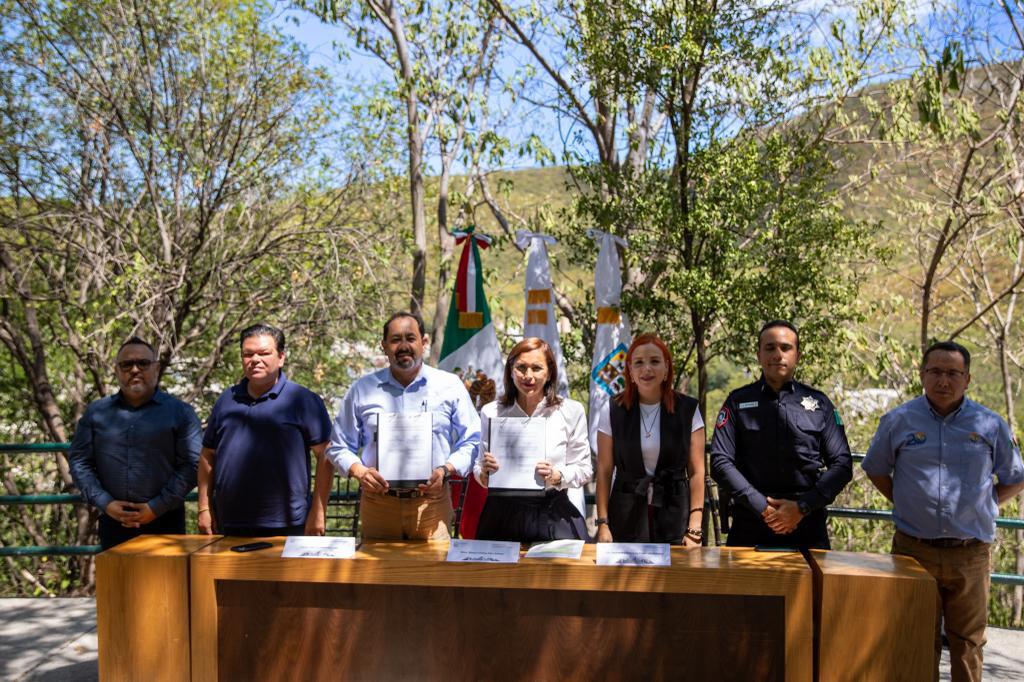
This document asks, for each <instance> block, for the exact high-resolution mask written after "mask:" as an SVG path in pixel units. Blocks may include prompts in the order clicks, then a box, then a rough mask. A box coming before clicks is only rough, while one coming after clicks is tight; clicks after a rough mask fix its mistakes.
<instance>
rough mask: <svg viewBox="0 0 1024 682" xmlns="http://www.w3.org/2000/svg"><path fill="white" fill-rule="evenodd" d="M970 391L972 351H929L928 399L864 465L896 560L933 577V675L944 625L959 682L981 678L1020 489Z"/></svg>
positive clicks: (1012, 453) (924, 377) (998, 427)
mask: <svg viewBox="0 0 1024 682" xmlns="http://www.w3.org/2000/svg"><path fill="white" fill-rule="evenodd" d="M970 383H971V354H970V353H969V352H968V351H967V349H966V348H964V347H963V346H961V345H960V344H958V343H954V342H952V341H940V342H938V343H934V344H932V345H931V347H929V348H928V350H926V351H925V353H924V359H923V360H922V362H921V384H922V386H924V395H923V396H918V397H917V398H914V399H913V400H911V401H910V402H907V403H904V404H902V405H900V406H899V407H897V408H896V409H894V410H892V411H891V412H889V413H887V414H886V415H884V416H883V417H882V419H881V421H880V422H879V423H878V431H876V432H875V437H874V439H872V441H871V447H869V448H868V453H867V455H866V456H865V457H864V461H863V462H862V463H861V467H862V468H863V469H864V473H866V474H867V475H868V477H869V478H870V479H871V482H872V483H874V484H875V487H877V488H878V490H879V492H881V493H882V494H883V495H885V497H886V498H887V499H888V500H889V501H890V502H892V504H893V512H892V513H893V520H894V521H895V522H896V533H895V535H894V536H893V540H892V553H893V554H903V555H907V556H912V557H914V558H915V559H917V561H918V562H919V563H920V564H921V565H922V566H924V568H925V569H927V571H928V572H929V573H931V574H932V577H933V578H935V581H936V584H937V586H938V592H937V599H936V602H937V604H936V607H937V611H938V612H937V614H936V626H935V658H934V660H933V668H932V674H933V677H934V678H935V679H938V678H939V654H940V652H941V647H942V638H941V634H940V631H939V627H938V623H939V620H940V618H939V617H941V621H942V622H943V623H944V628H945V631H946V636H947V637H948V639H949V665H950V673H951V676H952V679H953V681H954V682H959V681H960V680H980V679H981V672H982V650H983V648H984V646H985V625H986V620H987V618H988V590H989V582H990V576H989V573H990V572H991V570H992V541H993V540H994V539H995V531H996V516H998V515H999V505H1001V504H1003V503H1005V502H1008V501H1009V500H1010V499H1012V498H1013V497H1014V496H1015V495H1016V494H1017V493H1019V492H1020V491H1021V490H1024V464H1022V463H1021V457H1020V448H1019V447H1018V445H1017V443H1016V441H1015V439H1014V437H1013V434H1012V433H1010V427H1009V425H1008V424H1007V423H1006V422H1005V421H1004V420H1003V418H1002V417H1000V416H999V415H998V414H996V413H995V412H993V411H992V410H989V409H988V408H985V407H982V406H981V405H979V404H978V403H976V402H974V401H973V400H971V399H970V398H967V397H966V396H965V395H964V394H965V393H966V391H967V386H968V384H970ZM993 478H995V479H996V480H997V481H998V482H995V481H994V480H993Z"/></svg>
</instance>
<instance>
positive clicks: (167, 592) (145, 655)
mask: <svg viewBox="0 0 1024 682" xmlns="http://www.w3.org/2000/svg"><path fill="white" fill-rule="evenodd" d="M218 539H220V536H219V535H216V536H196V535H142V536H140V537H137V538H135V539H133V540H131V541H129V542H126V543H124V544H122V545H118V546H117V547H114V548H112V549H109V550H107V551H106V552H103V553H102V554H100V555H99V556H97V557H96V628H97V633H96V634H97V639H98V643H99V668H100V678H101V679H103V680H189V679H191V670H190V668H191V661H190V654H189V652H190V646H189V644H190V635H189V561H188V557H189V554H191V553H192V552H194V551H196V550H197V549H199V548H201V547H205V546H206V545H209V544H210V543H211V542H216V541H217V540H218Z"/></svg>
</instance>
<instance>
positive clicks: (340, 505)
mask: <svg viewBox="0 0 1024 682" xmlns="http://www.w3.org/2000/svg"><path fill="white" fill-rule="evenodd" d="M69 447H70V443H28V444H13V445H12V444H0V453H5V452H6V453H20V454H41V453H50V452H65V451H67V449H68V448H69ZM862 459H864V455H863V454H861V453H855V454H854V460H856V461H860V460H862ZM465 489H466V486H465V485H463V486H462V493H461V495H460V500H459V502H460V503H459V504H458V505H457V509H456V516H455V518H456V528H458V520H459V518H460V517H461V511H462V509H461V508H462V504H461V503H462V502H463V501H464V500H465ZM585 497H586V504H587V505H588V506H589V505H593V504H594V495H593V494H587V495H586V496H585ZM196 499H197V495H196V493H195V492H191V493H189V494H188V496H187V497H186V498H185V500H186V501H187V502H195V501H196ZM81 502H83V499H82V496H81V495H77V494H73V493H59V494H45V495H0V505H8V506H10V505H50V504H79V503H81ZM332 507H333V508H334V510H332V509H331V508H332ZM332 511H333V513H332ZM828 513H829V514H830V515H831V516H835V517H839V518H849V519H864V520H868V521H885V522H888V523H891V522H892V510H891V509H855V508H849V507H829V508H828ZM327 520H328V522H330V521H331V520H335V521H339V522H340V524H339V525H347V526H348V531H349V533H350V534H351V535H355V534H356V532H357V531H358V528H359V487H358V484H355V482H354V481H353V480H352V479H350V478H341V477H338V478H335V485H334V490H333V491H332V492H331V495H330V499H329V506H328V514H327ZM996 527H997V528H1004V529H1008V530H1024V519H1014V518H1009V517H999V518H997V519H996ZM99 551H100V546H99V545H53V546H41V545H31V546H23V547H0V556H81V555H90V554H97V553H99ZM992 582H993V583H994V584H1002V585H1024V575H1016V574H1013V573H993V574H992Z"/></svg>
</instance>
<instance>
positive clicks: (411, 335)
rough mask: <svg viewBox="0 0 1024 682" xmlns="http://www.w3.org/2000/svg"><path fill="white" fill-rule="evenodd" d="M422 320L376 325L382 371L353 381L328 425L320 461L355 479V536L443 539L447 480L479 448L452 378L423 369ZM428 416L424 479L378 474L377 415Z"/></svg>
mask: <svg viewBox="0 0 1024 682" xmlns="http://www.w3.org/2000/svg"><path fill="white" fill-rule="evenodd" d="M426 343H427V335H426V333H425V332H424V328H423V320H422V319H420V318H419V316H417V315H413V314H411V313H405V312H402V313H395V314H394V315H392V316H391V318H390V319H388V321H387V322H386V323H385V324H384V339H383V341H382V342H381V347H382V348H383V350H384V353H385V354H386V355H387V357H388V361H389V367H386V368H384V369H381V370H377V371H376V372H372V373H370V374H367V375H365V376H363V377H361V378H360V379H358V380H357V381H356V382H355V384H353V385H352V387H351V388H350V389H349V390H348V393H347V394H346V395H345V398H344V400H343V401H342V405H341V411H340V412H339V413H338V416H337V418H336V419H335V420H334V428H333V430H332V432H331V444H330V445H329V446H328V448H327V456H328V458H330V460H331V461H332V462H333V463H334V466H335V467H337V468H338V471H340V472H341V473H342V474H343V475H348V476H351V477H353V478H356V479H358V480H359V486H360V490H361V498H360V520H361V525H362V537H363V539H375V540H410V539H413V540H424V539H443V538H447V537H448V536H449V531H448V527H449V525H450V524H451V519H452V504H451V495H450V493H449V488H448V479H449V478H450V477H451V475H452V474H455V473H458V474H460V475H462V476H465V475H466V474H467V473H469V470H470V469H471V468H472V466H473V457H474V456H475V454H476V449H477V446H478V445H479V443H480V417H479V416H478V415H477V412H476V409H475V408H474V407H473V402H472V400H471V399H470V397H469V393H468V392H467V391H466V387H465V385H464V384H463V383H462V380H461V379H459V377H457V376H455V375H454V374H451V373H450V372H444V371H442V370H439V369H434V368H433V367H428V366H427V365H424V364H423V351H424V347H425V346H426ZM423 412H429V413H430V415H431V458H432V465H433V470H432V472H431V474H430V475H429V478H428V477H427V476H426V475H424V479H425V481H424V482H423V483H419V484H418V485H415V486H409V487H396V486H394V485H392V483H394V482H392V481H388V480H386V479H385V478H384V476H382V475H381V473H380V471H379V470H378V452H377V442H378V433H377V420H378V418H379V417H380V415H387V414H414V413H423Z"/></svg>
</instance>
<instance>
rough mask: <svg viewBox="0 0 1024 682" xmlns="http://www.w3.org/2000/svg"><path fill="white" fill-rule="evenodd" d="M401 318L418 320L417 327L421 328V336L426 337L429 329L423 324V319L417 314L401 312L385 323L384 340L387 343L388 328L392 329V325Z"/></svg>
mask: <svg viewBox="0 0 1024 682" xmlns="http://www.w3.org/2000/svg"><path fill="white" fill-rule="evenodd" d="M400 317H411V318H412V319H414V320H416V326H417V327H419V328H420V336H426V334H427V328H426V326H425V325H424V324H423V318H422V317H420V316H419V315H417V314H416V313H410V312H407V311H405V310H400V311H398V312H397V313H395V314H394V315H392V316H391V317H389V318H388V321H387V322H385V323H384V336H383V337H382V338H383V339H384V340H385V341H387V340H388V327H390V326H391V323H392V322H394V321H395V320H397V319H398V318H400Z"/></svg>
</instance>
